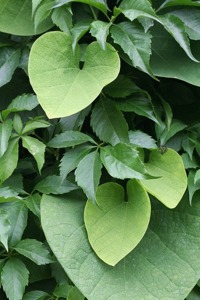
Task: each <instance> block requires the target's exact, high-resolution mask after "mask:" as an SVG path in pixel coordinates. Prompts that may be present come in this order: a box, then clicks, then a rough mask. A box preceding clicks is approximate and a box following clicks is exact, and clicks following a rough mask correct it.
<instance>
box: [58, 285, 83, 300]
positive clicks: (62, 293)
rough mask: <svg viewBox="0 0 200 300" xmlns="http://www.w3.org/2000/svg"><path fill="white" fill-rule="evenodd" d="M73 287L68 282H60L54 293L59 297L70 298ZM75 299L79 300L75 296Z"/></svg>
mask: <svg viewBox="0 0 200 300" xmlns="http://www.w3.org/2000/svg"><path fill="white" fill-rule="evenodd" d="M71 288H72V286H71V285H69V284H68V283H63V284H59V285H58V286H57V287H56V288H55V290H54V291H53V295H54V296H56V297H58V298H59V297H61V298H65V299H67V300H69V298H68V293H69V291H70V289H71ZM74 300H78V299H77V298H75V299H74ZM83 300H84V299H83Z"/></svg>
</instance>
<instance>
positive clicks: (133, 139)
mask: <svg viewBox="0 0 200 300" xmlns="http://www.w3.org/2000/svg"><path fill="white" fill-rule="evenodd" d="M129 140H130V143H131V144H133V145H135V146H136V147H137V146H138V147H141V148H147V149H152V148H157V145H156V141H155V140H154V139H153V138H152V137H151V136H150V135H148V134H146V133H144V132H142V131H140V130H134V131H133V130H130V131H129Z"/></svg>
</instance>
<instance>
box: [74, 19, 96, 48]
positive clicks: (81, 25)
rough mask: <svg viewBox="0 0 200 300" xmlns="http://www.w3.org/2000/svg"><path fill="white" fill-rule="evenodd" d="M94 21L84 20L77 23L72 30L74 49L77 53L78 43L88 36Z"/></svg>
mask: <svg viewBox="0 0 200 300" xmlns="http://www.w3.org/2000/svg"><path fill="white" fill-rule="evenodd" d="M91 22H92V20H84V21H80V22H78V23H76V24H75V25H74V26H73V27H72V29H71V35H72V49H73V51H75V49H76V46H77V44H78V41H79V40H80V39H81V38H82V37H83V36H84V35H85V34H86V32H87V31H89V29H90V24H91Z"/></svg>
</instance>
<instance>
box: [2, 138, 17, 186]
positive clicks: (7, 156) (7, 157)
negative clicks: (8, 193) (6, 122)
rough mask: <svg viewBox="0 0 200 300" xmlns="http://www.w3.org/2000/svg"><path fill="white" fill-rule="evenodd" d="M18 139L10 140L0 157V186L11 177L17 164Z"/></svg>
mask: <svg viewBox="0 0 200 300" xmlns="http://www.w3.org/2000/svg"><path fill="white" fill-rule="evenodd" d="M18 147H19V146H18V139H17V138H15V139H12V140H10V141H9V143H8V147H7V149H6V151H5V153H4V154H3V156H1V157H0V166H1V168H0V184H1V183H2V182H4V181H5V180H6V179H7V178H8V177H10V176H11V175H12V173H13V172H14V170H15V168H16V167H17V162H18Z"/></svg>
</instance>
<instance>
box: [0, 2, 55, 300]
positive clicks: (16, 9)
mask: <svg viewBox="0 0 200 300" xmlns="http://www.w3.org/2000/svg"><path fill="white" fill-rule="evenodd" d="M31 2H32V1H31V0H17V1H16V0H9V1H6V0H1V8H0V31H2V32H6V33H10V34H14V35H24V36H29V35H33V34H39V33H42V32H44V31H46V30H48V29H50V28H51V27H52V26H53V24H52V22H51V20H50V19H47V20H45V21H44V22H42V23H41V24H40V26H38V28H37V31H35V29H34V22H33V19H32V3H31ZM16 300H17V299H16Z"/></svg>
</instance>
